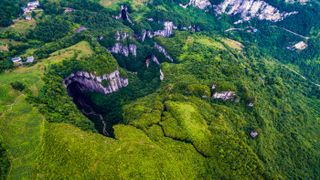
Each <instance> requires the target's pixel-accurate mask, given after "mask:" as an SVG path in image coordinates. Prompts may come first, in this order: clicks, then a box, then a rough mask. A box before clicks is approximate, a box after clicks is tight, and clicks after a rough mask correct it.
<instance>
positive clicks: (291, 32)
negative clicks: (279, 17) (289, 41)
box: [271, 25, 310, 40]
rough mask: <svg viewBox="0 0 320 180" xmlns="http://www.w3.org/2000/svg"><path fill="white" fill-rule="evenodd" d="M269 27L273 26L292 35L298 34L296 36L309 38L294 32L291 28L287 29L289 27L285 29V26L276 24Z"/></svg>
mask: <svg viewBox="0 0 320 180" xmlns="http://www.w3.org/2000/svg"><path fill="white" fill-rule="evenodd" d="M271 27H275V28H279V29H282V30H284V31H287V32H288V33H290V34H293V35H295V36H298V37H300V38H302V39H305V40H309V39H310V37H307V36H303V35H301V34H298V33H296V32H293V31H291V30H289V29H287V28H284V27H279V26H276V25H272V26H271Z"/></svg>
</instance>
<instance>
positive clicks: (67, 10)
mask: <svg viewBox="0 0 320 180" xmlns="http://www.w3.org/2000/svg"><path fill="white" fill-rule="evenodd" d="M73 11H74V9H73V8H69V7H67V8H65V9H64V13H71V12H73Z"/></svg>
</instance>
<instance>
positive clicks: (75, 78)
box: [63, 70, 129, 95]
mask: <svg viewBox="0 0 320 180" xmlns="http://www.w3.org/2000/svg"><path fill="white" fill-rule="evenodd" d="M103 81H106V83H107V84H108V85H105V83H103ZM74 82H76V83H78V84H79V88H80V91H81V92H99V93H102V94H105V95H107V94H111V93H113V92H116V91H118V90H119V89H121V88H123V87H126V86H128V84H129V82H128V79H127V78H122V77H120V73H119V71H118V70H116V71H114V72H112V73H110V74H104V75H102V76H96V75H94V74H92V73H88V72H84V71H79V72H76V73H72V74H71V75H70V76H68V77H66V78H65V79H64V81H63V84H64V86H65V87H68V86H69V85H70V84H71V83H74Z"/></svg>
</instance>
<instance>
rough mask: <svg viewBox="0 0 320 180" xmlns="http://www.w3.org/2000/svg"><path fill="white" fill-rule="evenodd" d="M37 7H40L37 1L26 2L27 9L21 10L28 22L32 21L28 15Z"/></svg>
mask: <svg viewBox="0 0 320 180" xmlns="http://www.w3.org/2000/svg"><path fill="white" fill-rule="evenodd" d="M39 6H40V2H39V1H32V2H28V4H27V7H23V8H22V9H23V15H24V17H25V19H26V20H29V21H30V20H31V19H32V16H31V15H30V13H32V11H34V10H35V9H37V8H38V7H39Z"/></svg>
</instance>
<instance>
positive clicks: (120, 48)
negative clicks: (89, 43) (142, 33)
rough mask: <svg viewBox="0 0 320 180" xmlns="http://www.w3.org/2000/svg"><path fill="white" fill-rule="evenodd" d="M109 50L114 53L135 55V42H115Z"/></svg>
mask: <svg viewBox="0 0 320 180" xmlns="http://www.w3.org/2000/svg"><path fill="white" fill-rule="evenodd" d="M109 51H110V52H112V53H114V54H122V55H124V56H126V57H128V56H129V54H132V55H133V56H136V55H137V46H136V45H135V44H129V45H123V44H121V43H116V44H115V45H114V46H113V47H111V48H110V49H109Z"/></svg>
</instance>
